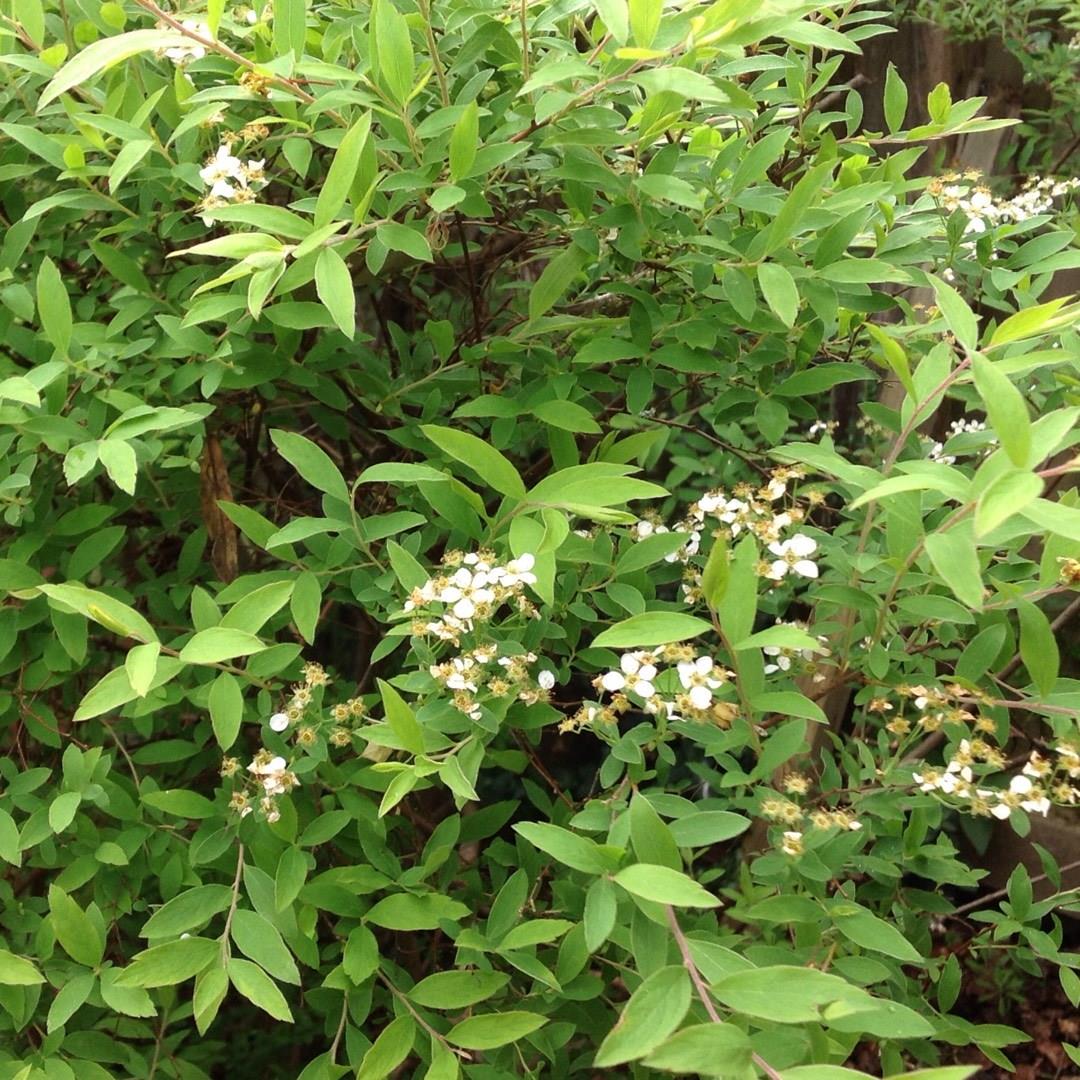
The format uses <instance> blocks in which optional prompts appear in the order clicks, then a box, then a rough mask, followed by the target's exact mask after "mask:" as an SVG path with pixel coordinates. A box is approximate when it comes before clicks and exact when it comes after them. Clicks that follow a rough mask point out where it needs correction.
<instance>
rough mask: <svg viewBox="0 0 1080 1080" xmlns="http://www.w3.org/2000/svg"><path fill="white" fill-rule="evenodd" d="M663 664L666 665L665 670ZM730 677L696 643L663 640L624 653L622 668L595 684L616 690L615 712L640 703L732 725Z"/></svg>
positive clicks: (680, 716) (666, 713) (659, 712)
mask: <svg viewBox="0 0 1080 1080" xmlns="http://www.w3.org/2000/svg"><path fill="white" fill-rule="evenodd" d="M661 666H666V668H667V670H666V671H663V672H661ZM672 669H674V670H672ZM731 680H732V673H731V672H730V671H728V670H727V669H726V668H724V667H722V666H721V665H719V664H717V663H716V661H715V660H713V658H712V657H711V656H699V655H698V654H697V653H696V652H695V650H694V648H693V646H691V645H664V646H662V647H661V648H658V649H651V650H648V651H645V650H636V651H634V652H627V653H623V655H622V656H621V657H620V659H619V666H618V668H615V669H612V670H611V671H606V672H604V673H603V674H601V675H598V676H597V677H596V678H595V679H594V680H593V686H594V687H595V688H596V689H597V690H598V691H600V692H601V693H605V694H611V695H613V696H612V700H611V702H610V705H609V706H608V709H609V710H610V711H611V712H612V713H613V714H614V715H615V716H617V715H619V714H620V713H623V712H626V711H628V710H629V709H630V708H631V707H632V706H633V705H634V704H638V703H640V706H641V707H642V708H643V709H644V710H645V712H647V713H650V714H652V715H654V716H661V717H664V718H665V719H666V720H669V721H674V720H694V721H698V722H711V723H715V724H719V725H720V726H721V727H729V726H730V724H731V722H732V720H734V718H735V716H736V712H737V710H736V708H735V706H734V705H733V704H732V703H731V702H730V701H726V700H724V697H723V694H722V693H721V691H724V690H725V689H726V688H729V687H730V686H731ZM632 699H633V700H632ZM595 718H596V717H590V718H589V719H590V720H591V719H595Z"/></svg>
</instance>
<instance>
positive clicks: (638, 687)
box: [634, 679, 656, 698]
mask: <svg viewBox="0 0 1080 1080" xmlns="http://www.w3.org/2000/svg"><path fill="white" fill-rule="evenodd" d="M634 693H635V694H637V696H638V697H642V698H651V697H654V696H655V694H656V687H654V686H653V684H652V683H651V682H649V680H648V679H638V681H637V682H636V683H634Z"/></svg>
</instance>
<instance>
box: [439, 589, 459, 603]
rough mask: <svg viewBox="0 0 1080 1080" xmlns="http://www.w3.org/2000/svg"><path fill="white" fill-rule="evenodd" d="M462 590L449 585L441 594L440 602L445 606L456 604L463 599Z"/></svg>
mask: <svg viewBox="0 0 1080 1080" xmlns="http://www.w3.org/2000/svg"><path fill="white" fill-rule="evenodd" d="M461 595H462V593H461V590H460V589H459V588H458V587H457V586H456V585H447V586H446V588H445V589H443V591H442V592H441V593H439V597H438V599H439V601H440V602H441V603H443V604H455V603H457V601H458V600H460V599H461Z"/></svg>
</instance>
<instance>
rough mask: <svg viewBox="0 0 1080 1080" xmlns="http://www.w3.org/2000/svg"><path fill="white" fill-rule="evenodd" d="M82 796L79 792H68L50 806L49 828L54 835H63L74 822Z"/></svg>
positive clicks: (59, 796) (57, 797)
mask: <svg viewBox="0 0 1080 1080" xmlns="http://www.w3.org/2000/svg"><path fill="white" fill-rule="evenodd" d="M81 802H82V796H81V795H80V794H79V793H78V792H77V791H66V792H64V794H63V795H57V796H56V798H55V799H53V801H52V802H51V803H50V804H49V828H50V829H52V831H53V832H54V833H62V832H63V831H64V830H65V829H66V828H67V827H68V826H69V825H70V824H71V823H72V822H73V821H74V820H75V814H76V813H77V812H78V809H79V803H81Z"/></svg>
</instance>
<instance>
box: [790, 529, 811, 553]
mask: <svg viewBox="0 0 1080 1080" xmlns="http://www.w3.org/2000/svg"><path fill="white" fill-rule="evenodd" d="M787 547H788V550H789V551H792V552H794V553H795V554H796V555H798V556H799V557H800V558H806V556H807V555H813V554H814V552H815V551H817V541H816V540H815V539H814V538H813V537H812V536H807V535H806V533H796V535H795V536H793V537H792V538H791V539H790V540H789V541H788V542H787Z"/></svg>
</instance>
